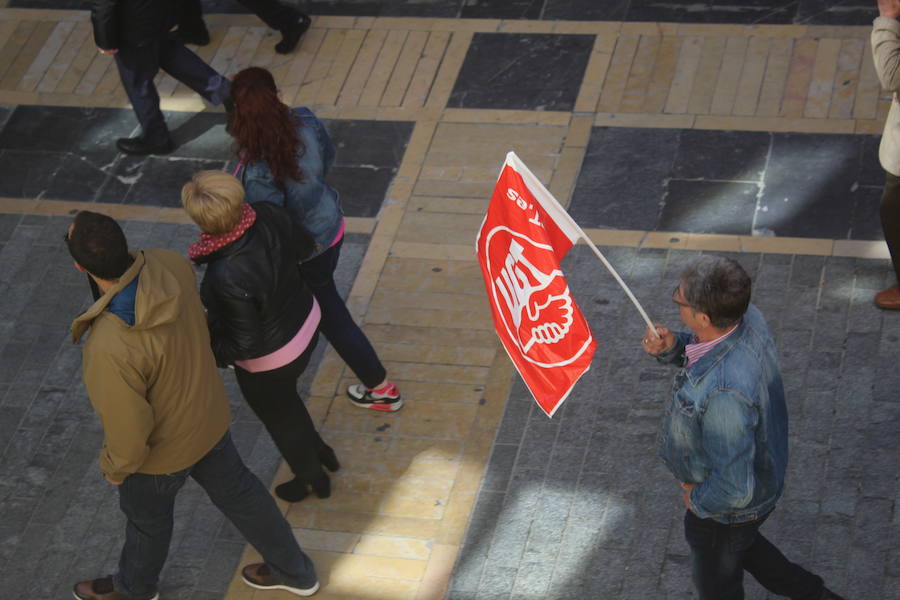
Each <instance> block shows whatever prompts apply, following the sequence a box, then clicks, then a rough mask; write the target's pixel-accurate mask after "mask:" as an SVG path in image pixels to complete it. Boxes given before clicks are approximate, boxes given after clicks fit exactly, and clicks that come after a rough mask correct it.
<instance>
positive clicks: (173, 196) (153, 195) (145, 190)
mask: <svg viewBox="0 0 900 600" xmlns="http://www.w3.org/2000/svg"><path fill="white" fill-rule="evenodd" d="M223 166H224V162H223V161H211V160H202V159H178V160H170V159H168V158H165V157H162V156H151V157H149V158H147V159H146V161H145V162H144V165H143V167H142V168H141V177H140V179H138V180H137V181H136V182H135V183H134V185H133V186H132V188H131V190H130V191H129V193H128V194H127V195H126V196H125V198H124V201H123V203H124V204H142V205H152V206H170V207H181V187H182V186H183V185H184V184H185V183H186V182H187V181H189V180H190V178H191V176H192V175H193V174H194V173H196V172H197V171H204V170H216V171H219V170H221V169H222V167H223Z"/></svg>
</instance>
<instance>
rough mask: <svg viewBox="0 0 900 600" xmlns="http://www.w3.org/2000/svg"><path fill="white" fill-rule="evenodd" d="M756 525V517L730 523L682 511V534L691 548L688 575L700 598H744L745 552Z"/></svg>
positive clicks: (721, 599)
mask: <svg viewBox="0 0 900 600" xmlns="http://www.w3.org/2000/svg"><path fill="white" fill-rule="evenodd" d="M758 528H759V522H758V521H756V522H754V523H748V524H745V525H741V526H740V527H730V526H728V525H724V524H722V523H718V522H716V521H713V520H712V519H701V518H700V517H698V516H697V515H695V514H694V513H692V512H691V511H689V510H688V511H686V512H685V515H684V537H685V539H686V540H687V543H688V546H689V547H690V549H691V575H692V578H693V581H694V587H695V588H696V590H697V597H698V598H699V599H700V600H743V598H744V569H743V566H742V563H743V559H744V553H745V552H746V550H747V548H749V547H750V546H751V544H752V543H753V538H754V537H755V535H756V530H757V529H758Z"/></svg>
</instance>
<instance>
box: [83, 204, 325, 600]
mask: <svg viewBox="0 0 900 600" xmlns="http://www.w3.org/2000/svg"><path fill="white" fill-rule="evenodd" d="M66 242H67V245H68V248H69V252H70V254H71V255H72V258H73V259H74V260H75V266H76V268H77V269H78V270H80V271H82V272H85V273H87V274H88V276H89V277H90V278H91V279H92V280H93V281H94V282H95V283H96V284H97V287H98V288H99V291H100V293H101V294H102V295H101V296H100V298H99V299H98V300H97V301H96V302H94V304H93V306H91V307H90V308H89V309H88V310H87V311H85V312H84V313H83V314H81V315H80V316H79V317H78V318H76V319H75V321H74V322H73V323H72V338H73V341H75V342H77V341H78V340H79V339H81V337H82V336H83V335H84V334H85V333H86V332H88V331H89V332H90V333H89V335H88V338H87V341H86V342H85V344H84V350H83V360H82V368H83V376H84V383H85V387H86V388H87V393H88V396H89V397H90V401H91V404H92V405H93V407H94V410H95V411H96V412H97V415H98V416H99V417H100V421H101V423H102V424H103V431H104V441H103V448H102V450H101V451H100V461H99V462H100V470H101V471H102V472H103V476H104V477H105V478H106V479H107V481H109V482H110V483H111V484H113V485H115V486H118V488H117V489H118V492H119V505H120V507H121V509H122V512H123V513H124V514H125V517H126V518H127V525H126V529H125V544H124V546H123V548H122V554H121V558H120V561H119V568H118V571H117V572H116V573H115V574H114V575H112V576H108V577H103V578H100V579H94V580H91V581H83V582H80V583H78V584H77V585H76V586H75V590H74V595H75V598H78V599H80V600H97V599H102V600H148V599H156V598H158V597H159V594H158V590H157V582H158V579H159V574H160V571H161V570H162V568H163V564H164V563H165V560H166V555H167V553H168V548H169V542H170V540H171V536H172V527H173V509H174V503H175V496H176V495H177V493H178V490H179V489H180V488H181V486H182V485H183V484H184V482H185V481H186V479H187V477H188V476H191V477H193V478H194V479H195V480H196V481H197V482H198V483H199V484H200V485H201V486H202V487H203V488H204V490H206V493H207V494H208V495H209V497H210V498H211V499H212V501H213V503H214V504H215V505H216V506H217V507H218V508H219V509H220V510H221V511H222V512H223V513H224V514H225V515H226V516H227V517H228V518H229V519H230V520H231V521H232V523H234V525H235V526H236V527H237V528H238V529H239V530H240V531H241V533H242V534H243V535H244V537H245V538H246V539H247V540H248V541H249V542H250V543H251V544H253V546H255V547H256V549H257V550H258V551H259V552H260V554H261V555H262V557H263V559H264V560H265V562H264V563H257V564H252V565H248V566H247V567H245V569H244V571H243V574H244V581H245V582H246V583H248V584H249V585H251V586H253V587H256V588H259V589H281V590H286V591H289V592H292V593H294V594H297V595H304V596H308V595H311V594H313V593H315V591H316V590H317V589H318V582H317V579H316V573H315V568H314V567H313V564H312V562H311V561H310V559H309V558H308V557H307V556H306V555H305V554H304V553H303V552H302V550H300V547H299V546H298V545H297V541H296V539H295V538H294V536H293V534H292V533H291V529H290V526H289V525H288V523H287V521H286V520H285V519H284V517H283V516H282V514H281V512H280V511H279V509H278V507H277V506H276V505H275V502H274V500H273V499H272V497H271V496H270V495H269V494H268V492H267V491H266V489H265V487H264V486H263V485H262V483H261V482H260V481H259V479H257V478H256V476H254V475H253V474H252V473H251V472H250V471H249V470H248V469H247V467H246V466H245V465H244V463H243V462H242V461H241V458H240V456H239V455H238V453H237V450H236V449H235V447H234V444H233V442H232V441H231V436H230V434H229V432H228V424H229V422H230V415H229V408H228V398H227V395H226V393H225V387H224V385H223V383H222V380H221V378H220V377H219V373H218V371H217V369H216V364H215V359H214V358H213V354H212V351H211V348H210V342H209V333H208V329H207V325H206V316H205V313H204V311H203V306H202V304H201V302H200V297H199V295H198V294H197V291H196V280H195V277H194V272H193V269H192V268H191V266H190V264H189V263H188V262H187V260H185V259H184V258H182V257H181V256H180V255H179V254H177V253H176V252H172V251H170V250H160V249H156V250H144V251H137V252H132V253H129V252H128V244H127V241H126V240H125V235H124V234H123V233H122V229H121V228H120V227H119V225H118V223H116V222H115V220H113V219H112V218H110V217H108V216H106V215H101V214H98V213H93V212H88V211H82V212H80V213H78V214H77V215H76V217H75V220H74V222H73V223H72V225H70V227H69V231H68V234H67V236H66Z"/></svg>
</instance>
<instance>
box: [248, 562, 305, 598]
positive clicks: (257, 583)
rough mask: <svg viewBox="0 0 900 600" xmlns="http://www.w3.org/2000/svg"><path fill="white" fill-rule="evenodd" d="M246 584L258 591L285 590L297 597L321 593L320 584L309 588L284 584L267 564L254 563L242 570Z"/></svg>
mask: <svg viewBox="0 0 900 600" xmlns="http://www.w3.org/2000/svg"><path fill="white" fill-rule="evenodd" d="M241 579H243V580H244V583H246V584H247V585H249V586H250V587H252V588H256V589H258V590H284V591H285V592H290V593H291V594H294V595H297V596H312V595H313V594H315V593H316V592H317V591H319V582H318V581H317V582H315V583H314V584H312V585H311V586H310V587H308V588H301V587H296V586H293V585H287V584H286V583H282V582H281V581H280V580H279V579H278V578H277V577H275V574H274V573H272V569H270V568H269V565H267V564H266V563H252V564H249V565H247V566H246V567H244V568H243V569H242V570H241Z"/></svg>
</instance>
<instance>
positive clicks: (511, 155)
mask: <svg viewBox="0 0 900 600" xmlns="http://www.w3.org/2000/svg"><path fill="white" fill-rule="evenodd" d="M506 164H511V165H512V166H513V168H514V169H515V170H516V171H518V172H519V174H520V175H521V176H522V179H523V180H526V184H527V183H531V184H532V185H533V186H534V187H535V188H537V189H539V190H540V191H541V192H542V193H543V194H545V195H546V197H547V201H548V202H552V203H553V205H554V206H553V207H549V206H546V205H545V206H544V209H545V210H548V209H551V208H552V209H553V210H555V211H556V212H557V214H558V216H559V217H561V218H564V219H565V220H566V221H567V222H568V223H569V224H570V225H571V226H573V227H574V228H575V230H576V231H577V232H578V236H579V237H580V238H581V239H583V240H584V241H585V242H587V245H588V246H590V247H591V250H593V251H594V254H596V255H597V258H599V259H600V262H602V263H603V266H605V267H606V269H607V270H608V271H609V272H610V273H611V274H612V276H613V278H615V280H616V281H617V282H618V283H619V285H620V286H622V289H623V290H624V291H625V295H627V296H628V297H629V298H630V299H631V302H632V303H634V307H635V308H636V309H637V310H638V312H639V313H640V314H641V317H643V318H644V322H645V323H647V327H649V328H650V331H652V332H653V335H654V336H656V337H657V338H659V337H660V335H659V333H657V331H656V327H654V326H653V322H652V321H651V320H650V317H648V316H647V312H646V311H645V310H644V307H643V306H641V303H640V302H638V299H637V298H635V297H634V294H633V293H631V289H629V287H628V285H626V283H625V282H624V281H623V280H622V278H621V277H620V276H619V274H618V273H617V272H616V270H615V269H614V268H613V266H612V265H611V264H609V261H608V260H606V257H605V256H603V253H602V252H600V249H599V248H597V246H596V245H595V244H594V242H592V241H591V238H589V237H588V236H587V234H586V233H585V232H584V230H583V229H582V228H581V226H580V225H579V224H578V223H576V222H575V219H573V218H572V216H571V215H570V214H569V211H567V210H566V209H565V208H563V206H562V204H560V203H559V201H558V200H557V199H556V198H554V197H553V194H551V193H550V191H549V190H548V189H547V188H546V187H544V184H543V183H541V180H540V179H538V178H537V177H536V176H535V174H534V173H532V172H531V169H529V168H528V166H527V165H526V164H525V163H524V162H522V159H520V158H519V157H518V156H517V155H516V153H515V152H508V153H507V154H506V162H505V163H504V165H506ZM501 173H502V169H501ZM498 177H499V176H498ZM537 199H538V202H540V198H537ZM542 205H543V203H542ZM552 216H553V215H552V214H551V217H552ZM485 218H487V217H486V216H485Z"/></svg>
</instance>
